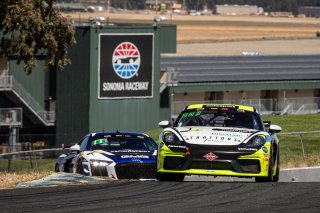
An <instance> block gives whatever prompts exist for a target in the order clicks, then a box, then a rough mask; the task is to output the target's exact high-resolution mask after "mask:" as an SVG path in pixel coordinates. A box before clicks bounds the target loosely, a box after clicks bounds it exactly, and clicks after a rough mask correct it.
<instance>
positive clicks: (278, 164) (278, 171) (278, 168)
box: [272, 150, 280, 182]
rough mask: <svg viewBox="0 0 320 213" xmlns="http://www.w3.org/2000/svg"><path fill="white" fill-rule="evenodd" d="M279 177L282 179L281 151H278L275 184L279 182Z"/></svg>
mask: <svg viewBox="0 0 320 213" xmlns="http://www.w3.org/2000/svg"><path fill="white" fill-rule="evenodd" d="M279 177H280V153H279V150H278V153H277V168H276V174H275V176H274V177H273V180H272V181H273V182H278V181H279Z"/></svg>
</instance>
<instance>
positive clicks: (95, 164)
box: [90, 160, 112, 167]
mask: <svg viewBox="0 0 320 213" xmlns="http://www.w3.org/2000/svg"><path fill="white" fill-rule="evenodd" d="M90 163H91V165H92V166H94V167H99V166H100V167H105V166H108V165H110V164H111V163H112V161H98V160H93V161H91V162H90Z"/></svg>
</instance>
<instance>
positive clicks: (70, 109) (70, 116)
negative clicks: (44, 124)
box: [56, 28, 91, 145]
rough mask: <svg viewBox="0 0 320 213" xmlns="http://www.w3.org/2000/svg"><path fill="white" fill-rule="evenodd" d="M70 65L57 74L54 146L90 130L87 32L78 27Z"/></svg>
mask: <svg viewBox="0 0 320 213" xmlns="http://www.w3.org/2000/svg"><path fill="white" fill-rule="evenodd" d="M76 40H77V44H76V45H75V46H72V47H71V48H70V51H69V53H70V58H71V60H72V64H71V65H68V66H67V67H66V68H65V69H64V70H62V71H57V93H56V95H57V100H56V101H57V102H56V104H57V109H56V110H57V112H56V113H57V114H56V131H57V140H56V145H60V144H70V143H71V142H76V141H77V140H79V139H80V138H81V137H82V136H84V134H85V133H87V132H88V130H89V90H90V84H89V82H90V81H89V80H90V53H91V51H90V30H89V29H88V28H78V29H77V31H76Z"/></svg>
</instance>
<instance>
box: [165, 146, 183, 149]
mask: <svg viewBox="0 0 320 213" xmlns="http://www.w3.org/2000/svg"><path fill="white" fill-rule="evenodd" d="M168 147H169V148H179V149H185V148H186V146H179V145H168Z"/></svg>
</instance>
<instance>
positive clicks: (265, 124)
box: [263, 121, 271, 128]
mask: <svg viewBox="0 0 320 213" xmlns="http://www.w3.org/2000/svg"><path fill="white" fill-rule="evenodd" d="M263 125H264V126H265V127H266V128H269V127H270V125H271V121H263Z"/></svg>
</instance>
